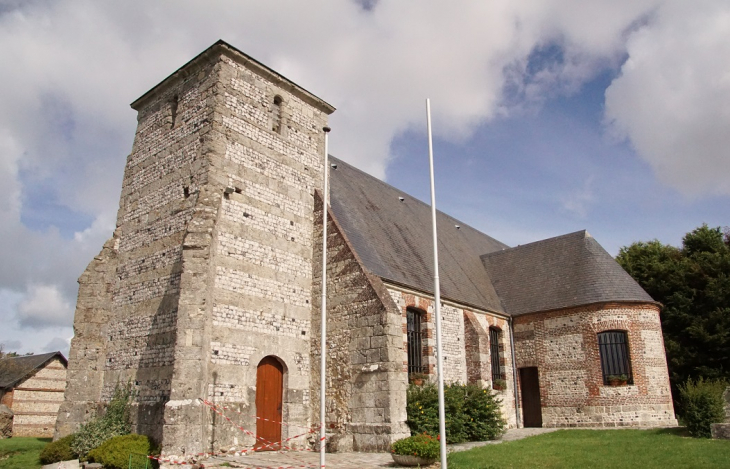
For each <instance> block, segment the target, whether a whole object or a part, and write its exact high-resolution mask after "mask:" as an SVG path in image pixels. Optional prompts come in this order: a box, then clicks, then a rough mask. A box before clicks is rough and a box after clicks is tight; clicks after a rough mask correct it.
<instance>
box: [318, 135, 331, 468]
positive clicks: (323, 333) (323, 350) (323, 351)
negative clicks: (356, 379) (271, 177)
mask: <svg viewBox="0 0 730 469" xmlns="http://www.w3.org/2000/svg"><path fill="white" fill-rule="evenodd" d="M322 130H324V189H323V192H322V302H321V303H322V314H321V319H322V324H321V328H320V357H321V360H320V367H319V436H320V439H319V467H325V462H324V459H325V456H324V455H325V449H326V448H325V447H326V443H327V442H326V437H327V434H326V431H327V429H326V428H325V426H324V419H325V395H326V392H325V384H326V382H325V373H326V367H327V202H328V198H329V173H330V172H329V169H330V168H329V155H328V153H329V148H328V146H329V132H330V130H331V129H330V128H329V127H324V128H323V129H322Z"/></svg>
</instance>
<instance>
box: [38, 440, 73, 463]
mask: <svg viewBox="0 0 730 469" xmlns="http://www.w3.org/2000/svg"><path fill="white" fill-rule="evenodd" d="M75 436H76V435H75V434H73V435H69V436H65V437H63V438H61V439H59V440H56V441H54V442H52V443H48V444H47V445H46V447H45V448H43V450H41V454H40V457H39V459H40V461H41V464H53V463H56V462H61V461H69V460H71V459H76V458H78V457H79V455H78V454H76V453H75V452H74V451H73V450H72V449H71V443H73V441H74V437H75Z"/></svg>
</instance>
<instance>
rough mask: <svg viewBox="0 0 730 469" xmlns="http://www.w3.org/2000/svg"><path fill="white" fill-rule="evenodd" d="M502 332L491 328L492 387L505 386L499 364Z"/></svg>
mask: <svg viewBox="0 0 730 469" xmlns="http://www.w3.org/2000/svg"><path fill="white" fill-rule="evenodd" d="M501 336H502V331H500V330H499V329H497V328H495V327H490V328H489V359H490V361H491V362H492V387H495V386H497V387H499V386H501V385H503V383H502V381H503V380H504V375H503V374H502V366H501V364H500V363H499V342H500V339H501Z"/></svg>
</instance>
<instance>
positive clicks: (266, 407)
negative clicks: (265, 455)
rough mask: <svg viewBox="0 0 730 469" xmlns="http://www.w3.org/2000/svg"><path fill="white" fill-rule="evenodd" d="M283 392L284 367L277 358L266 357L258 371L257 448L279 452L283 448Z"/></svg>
mask: <svg viewBox="0 0 730 469" xmlns="http://www.w3.org/2000/svg"><path fill="white" fill-rule="evenodd" d="M283 391H284V367H283V366H282V365H281V363H280V362H279V360H277V359H276V358H274V357H272V356H268V357H264V359H263V360H261V362H260V363H259V366H258V369H257V370H256V417H258V418H257V419H256V436H257V439H256V447H257V448H263V449H266V450H278V449H279V447H280V446H281V416H282V413H281V408H282V403H283V402H282V394H283ZM271 443H275V444H271Z"/></svg>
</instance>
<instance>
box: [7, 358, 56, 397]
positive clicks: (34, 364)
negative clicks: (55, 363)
mask: <svg viewBox="0 0 730 469" xmlns="http://www.w3.org/2000/svg"><path fill="white" fill-rule="evenodd" d="M55 357H58V358H60V359H61V361H62V362H63V364H64V365H66V366H67V365H68V360H66V357H64V356H63V354H62V353H61V352H50V353H41V354H39V355H22V356H19V357H8V358H3V359H0V389H7V388H12V387H15V385H17V384H18V382H20V381H22V380H24V379H25V378H26V377H28V376H29V375H30V374H32V373H33V372H34V371H35V370H37V369H39V368H42V367H43V366H45V364H46V363H48V362H49V361H51V360H52V359H53V358H55Z"/></svg>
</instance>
